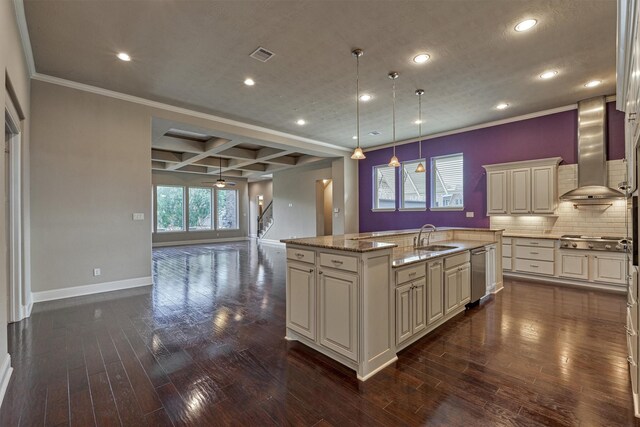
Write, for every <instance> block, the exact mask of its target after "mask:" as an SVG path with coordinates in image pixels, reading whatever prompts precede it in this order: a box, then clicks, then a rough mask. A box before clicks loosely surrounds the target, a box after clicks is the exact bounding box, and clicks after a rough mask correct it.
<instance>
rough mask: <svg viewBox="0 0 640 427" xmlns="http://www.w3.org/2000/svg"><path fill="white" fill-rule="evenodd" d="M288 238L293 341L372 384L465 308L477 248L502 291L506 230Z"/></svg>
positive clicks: (493, 286) (493, 285) (493, 287)
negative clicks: (420, 240)
mask: <svg viewBox="0 0 640 427" xmlns="http://www.w3.org/2000/svg"><path fill="white" fill-rule="evenodd" d="M417 234H418V230H402V231H389V232H379V233H362V234H352V235H345V236H323V237H313V238H304V239H286V240H283V242H284V243H286V247H287V287H286V289H287V290H286V293H287V294H286V301H287V310H286V323H287V331H286V339H288V340H297V341H300V342H301V343H303V344H305V345H307V346H309V347H311V348H313V349H315V350H317V351H319V352H321V353H323V354H325V355H326V356H328V357H331V358H332V359H334V360H336V361H338V362H340V363H342V364H343V365H345V366H348V367H350V368H352V369H354V370H355V371H356V373H357V376H358V378H359V379H360V380H366V379H367V378H369V377H371V376H372V375H374V374H375V373H376V372H378V371H379V370H381V369H383V368H384V367H386V366H388V365H389V364H391V363H393V362H394V361H396V360H397V355H396V354H397V352H398V351H399V350H401V349H403V348H405V347H406V346H408V345H410V344H412V343H414V342H415V341H417V340H419V339H420V338H422V337H424V336H425V335H426V334H428V333H429V332H430V331H432V330H434V329H435V328H437V327H438V326H440V325H442V324H443V323H445V322H446V321H448V320H449V319H451V318H453V317H455V316H456V315H458V314H460V313H461V312H463V311H464V310H465V305H466V304H467V303H468V302H469V301H470V290H471V287H470V283H471V271H470V250H472V249H476V248H481V247H487V250H488V252H487V255H488V256H487V266H486V267H487V279H488V283H487V289H488V292H489V293H491V292H494V293H495V292H498V291H499V290H500V289H502V265H501V261H502V253H501V250H502V230H490V229H468V228H439V229H438V230H437V231H435V232H433V233H432V234H431V236H430V239H431V243H436V242H437V243H438V244H441V245H448V246H453V247H454V248H453V249H448V250H442V251H425V250H419V249H415V248H413V238H414V237H415V236H416V235H417Z"/></svg>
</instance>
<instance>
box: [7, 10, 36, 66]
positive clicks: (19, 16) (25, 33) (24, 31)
mask: <svg viewBox="0 0 640 427" xmlns="http://www.w3.org/2000/svg"><path fill="white" fill-rule="evenodd" d="M13 8H14V9H15V12H16V23H17V24H18V32H19V33H20V42H21V43H22V51H23V52H24V58H25V60H26V62H27V69H28V70H29V77H33V76H34V75H35V73H36V63H35V61H34V60H33V50H31V39H30V38H29V28H28V27H27V18H26V16H25V14H24V1H23V0H13Z"/></svg>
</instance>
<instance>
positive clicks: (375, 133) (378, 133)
mask: <svg viewBox="0 0 640 427" xmlns="http://www.w3.org/2000/svg"><path fill="white" fill-rule="evenodd" d="M369 135H371V136H378V135H380V132H379V131H377V130H374V131H373V132H369Z"/></svg>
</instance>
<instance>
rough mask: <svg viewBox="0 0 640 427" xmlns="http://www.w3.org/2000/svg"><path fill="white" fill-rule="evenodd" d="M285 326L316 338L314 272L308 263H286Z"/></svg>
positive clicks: (313, 338) (308, 336)
mask: <svg viewBox="0 0 640 427" xmlns="http://www.w3.org/2000/svg"><path fill="white" fill-rule="evenodd" d="M287 327H288V328H290V329H292V330H294V331H295V332H297V333H299V334H301V335H304V336H305V337H307V338H310V339H312V340H315V339H316V273H315V269H314V268H313V267H312V266H310V265H305V264H302V263H296V262H291V261H289V262H288V263H287Z"/></svg>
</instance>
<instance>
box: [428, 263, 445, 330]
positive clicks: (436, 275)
mask: <svg viewBox="0 0 640 427" xmlns="http://www.w3.org/2000/svg"><path fill="white" fill-rule="evenodd" d="M442 274H443V270H442V260H439V261H433V262H430V263H428V264H427V325H430V324H432V323H434V322H436V321H438V320H440V319H441V318H442V316H444V295H443V283H442Z"/></svg>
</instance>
